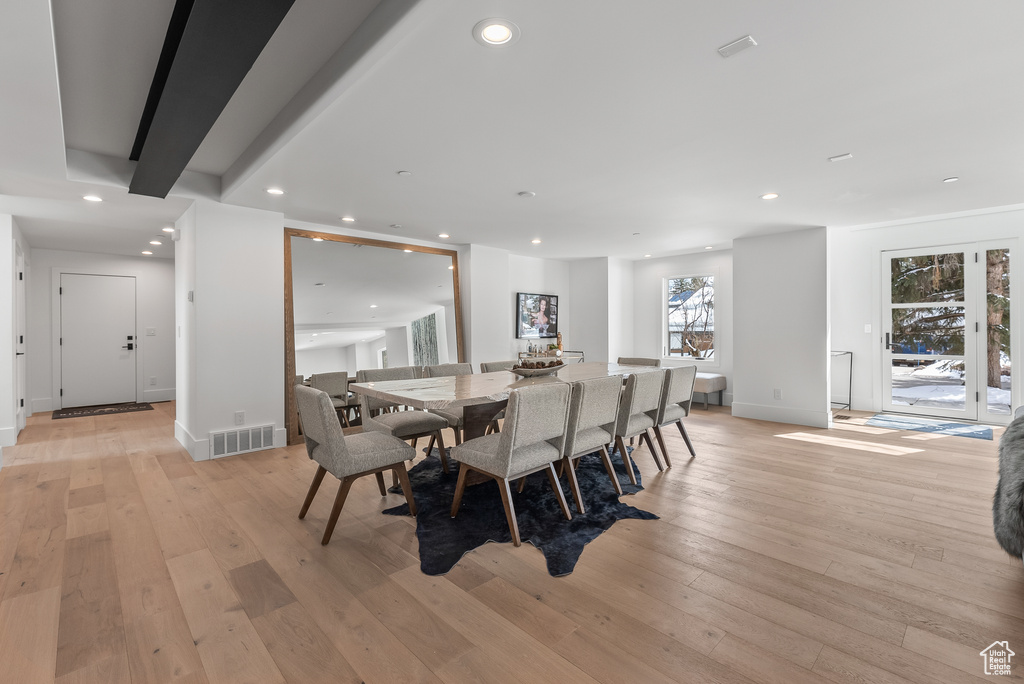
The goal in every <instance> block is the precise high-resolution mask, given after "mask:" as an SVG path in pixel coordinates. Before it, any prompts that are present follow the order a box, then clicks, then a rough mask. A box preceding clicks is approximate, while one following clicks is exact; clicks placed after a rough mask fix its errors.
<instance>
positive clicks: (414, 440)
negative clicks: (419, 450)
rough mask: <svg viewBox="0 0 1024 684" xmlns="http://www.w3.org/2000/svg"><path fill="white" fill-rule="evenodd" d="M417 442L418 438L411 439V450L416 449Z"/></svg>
mask: <svg viewBox="0 0 1024 684" xmlns="http://www.w3.org/2000/svg"><path fill="white" fill-rule="evenodd" d="M418 441H420V438H419V437H413V438H412V448H413V449H415V448H416V442H418Z"/></svg>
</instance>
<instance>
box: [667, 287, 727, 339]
mask: <svg viewBox="0 0 1024 684" xmlns="http://www.w3.org/2000/svg"><path fill="white" fill-rule="evenodd" d="M665 282H666V293H665V294H666V297H665V301H666V302H667V304H668V306H667V309H666V312H665V314H666V316H665V321H666V325H665V330H666V331H667V335H668V340H667V342H668V344H667V345H666V347H665V352H666V353H665V355H666V356H678V357H682V358H691V359H713V358H714V357H715V277H714V276H710V275H706V276H687V277H681V278H669V279H668V280H666V281H665Z"/></svg>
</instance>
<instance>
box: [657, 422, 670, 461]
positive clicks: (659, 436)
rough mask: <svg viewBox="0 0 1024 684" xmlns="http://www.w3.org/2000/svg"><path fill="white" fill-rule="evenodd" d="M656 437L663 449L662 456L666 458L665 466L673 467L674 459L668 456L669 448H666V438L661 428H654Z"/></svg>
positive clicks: (658, 426)
mask: <svg viewBox="0 0 1024 684" xmlns="http://www.w3.org/2000/svg"><path fill="white" fill-rule="evenodd" d="M654 436H655V437H657V438H658V446H659V447H661V455H662V456H664V457H665V465H666V466H667V467H669V468H671V467H672V459H671V458H669V456H668V448H667V447H666V446H665V437H664V436H663V435H662V434H661V426H660V425H655V426H654Z"/></svg>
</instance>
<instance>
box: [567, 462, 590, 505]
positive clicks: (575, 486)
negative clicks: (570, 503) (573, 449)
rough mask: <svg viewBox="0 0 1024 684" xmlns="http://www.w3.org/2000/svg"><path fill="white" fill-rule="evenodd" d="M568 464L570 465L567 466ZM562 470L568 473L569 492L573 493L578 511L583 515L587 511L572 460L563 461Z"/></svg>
mask: <svg viewBox="0 0 1024 684" xmlns="http://www.w3.org/2000/svg"><path fill="white" fill-rule="evenodd" d="M567 462H568V465H566V463H567ZM562 470H564V471H565V472H566V473H568V476H569V491H570V492H572V498H573V499H575V500H576V510H577V511H578V512H579V513H580V515H582V514H584V513H586V512H587V511H586V509H585V508H584V507H583V494H582V493H581V492H580V482H579V480H577V479H576V469H575V468H574V467H573V464H572V459H571V458H563V459H562Z"/></svg>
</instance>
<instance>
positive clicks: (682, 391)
mask: <svg viewBox="0 0 1024 684" xmlns="http://www.w3.org/2000/svg"><path fill="white" fill-rule="evenodd" d="M696 379H697V367H696V366H679V367H677V368H669V369H667V370H666V371H665V387H664V390H663V391H662V393H661V405H660V406H659V407H658V418H657V423H658V425H661V424H662V423H664V422H665V411H666V410H667V409H668V407H669V406H672V405H673V404H677V405H678V406H679V407H680V408H681V409H683V411H684V412H685V413H686V415H690V404H691V403H692V402H693V383H694V382H695V381H696ZM677 413H678V412H677Z"/></svg>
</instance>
